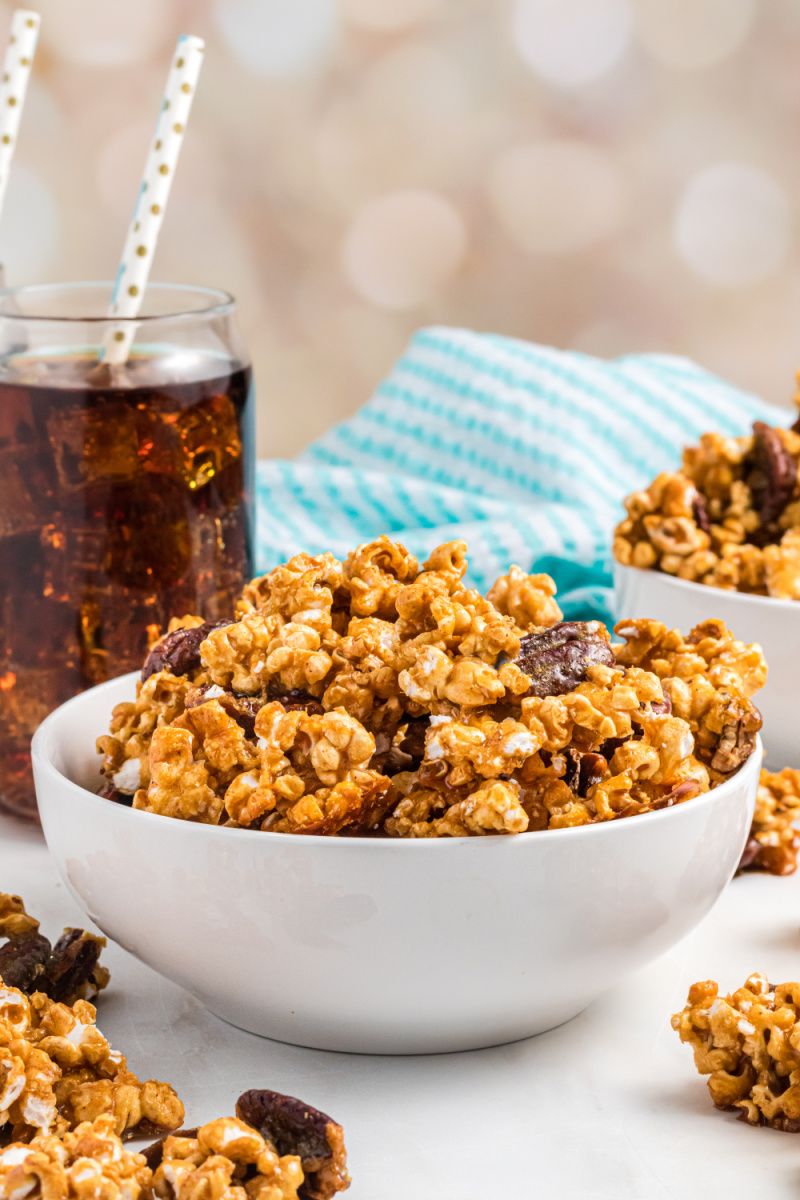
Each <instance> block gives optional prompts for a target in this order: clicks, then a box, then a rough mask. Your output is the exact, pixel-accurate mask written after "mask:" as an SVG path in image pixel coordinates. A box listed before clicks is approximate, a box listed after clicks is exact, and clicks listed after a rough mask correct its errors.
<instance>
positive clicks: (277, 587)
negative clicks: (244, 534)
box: [237, 554, 347, 649]
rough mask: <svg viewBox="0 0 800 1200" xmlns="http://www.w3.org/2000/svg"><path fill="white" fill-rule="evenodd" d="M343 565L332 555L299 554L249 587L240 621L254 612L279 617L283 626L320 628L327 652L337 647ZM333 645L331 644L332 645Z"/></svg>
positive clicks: (241, 604)
mask: <svg viewBox="0 0 800 1200" xmlns="http://www.w3.org/2000/svg"><path fill="white" fill-rule="evenodd" d="M346 597H347V592H346V588H345V581H344V569H343V567H342V564H341V563H340V562H339V560H338V559H337V558H335V557H334V556H333V555H332V554H319V555H317V556H312V555H310V554H296V555H295V556H294V558H290V559H289V561H288V562H287V563H283V564H282V565H281V566H279V567H276V568H275V569H274V570H273V571H270V572H269V574H268V575H262V576H261V578H259V579H254V580H253V581H252V583H249V584H247V586H246V587H245V589H244V591H243V592H242V598H241V600H240V601H239V604H238V606H237V615H238V616H239V618H242V617H246V616H248V615H249V614H252V613H256V612H259V613H263V614H264V615H265V616H273V615H274V616H279V617H280V618H281V621H282V623H284V624H289V623H292V622H293V623H295V624H306V625H309V626H310V627H311V628H313V629H316V630H317V632H318V633H319V634H320V638H321V641H322V642H323V644H324V645H325V647H326V649H328V648H330V645H332V644H335V638H332V637H331V634H332V632H333V616H332V614H333V609H334V606H337V607H341V606H343V605H344V604H345V602H346ZM329 643H330V645H329Z"/></svg>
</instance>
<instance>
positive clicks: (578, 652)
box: [515, 621, 616, 696]
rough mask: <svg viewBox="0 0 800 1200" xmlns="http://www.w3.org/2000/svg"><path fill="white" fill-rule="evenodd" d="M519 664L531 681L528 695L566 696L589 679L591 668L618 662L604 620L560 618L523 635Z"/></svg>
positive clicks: (517, 661) (517, 659) (611, 665)
mask: <svg viewBox="0 0 800 1200" xmlns="http://www.w3.org/2000/svg"><path fill="white" fill-rule="evenodd" d="M515 661H516V664H517V666H518V667H519V668H520V670H522V671H524V672H525V674H526V675H527V676H528V677H529V678H530V680H531V686H530V689H529V690H528V692H527V695H528V696H564V695H566V693H567V692H571V691H573V690H574V689H575V688H576V687H577V685H578V684H579V683H582V682H583V680H585V679H586V673H587V671H588V669H589V667H592V666H595V665H596V664H602V665H603V666H607V667H613V666H615V665H616V663H615V659H614V652H613V650H612V649H611V644H610V641H609V637H608V632H607V630H606V627H605V625H603V624H601V622H600V621H560V622H559V623H558V624H557V625H553V626H552V628H550V629H545V630H543V631H542V632H541V633H529V634H527V635H526V636H525V637H524V638H522V640H521V642H520V647H519V654H518V655H517V657H516V660H515Z"/></svg>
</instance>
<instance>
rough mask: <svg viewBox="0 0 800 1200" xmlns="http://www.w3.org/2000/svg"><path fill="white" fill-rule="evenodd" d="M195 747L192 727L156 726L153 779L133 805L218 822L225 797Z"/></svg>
mask: <svg viewBox="0 0 800 1200" xmlns="http://www.w3.org/2000/svg"><path fill="white" fill-rule="evenodd" d="M196 750H197V739H196V738H195V737H194V736H193V734H192V732H191V730H189V729H181V728H176V727H175V726H170V727H168V728H163V729H157V730H156V732H155V734H154V735H153V741H152V744H151V746H150V758H149V773H150V782H149V784H148V785H147V788H143V789H141V790H140V791H138V792H137V793H136V795H135V796H134V799H133V807H134V808H138V809H141V810H142V811H144V812H152V813H160V814H161V815H162V816H165V817H179V818H180V819H181V820H183V821H199V822H201V824H205V825H216V824H218V822H219V819H220V816H221V814H222V809H223V800H222V797H221V796H219V795H218V794H217V792H216V791H215V787H216V782H217V781H216V778H215V777H214V776H213V775H211V774H210V773H209V771H208V767H207V766H206V763H205V762H204V761H203V760H202V758H199V757H196Z"/></svg>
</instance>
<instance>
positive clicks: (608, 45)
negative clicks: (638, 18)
mask: <svg viewBox="0 0 800 1200" xmlns="http://www.w3.org/2000/svg"><path fill="white" fill-rule="evenodd" d="M631 26H632V16H631V9H630V4H629V0H516V3H515V5H514V9H513V13H512V17H511V32H512V37H513V39H514V45H515V46H516V48H517V50H518V51H519V53H520V55H521V56H522V58H523V59H524V61H525V62H526V63H527V64H528V66H529V67H531V68H532V69H533V70H534V71H535V72H536V74H537V75H540V76H541V77H542V79H546V80H547V81H548V83H556V84H561V85H563V86H565V87H579V86H580V85H581V84H584V83H589V82H591V80H593V79H598V78H599V77H600V76H601V75H604V74H605V73H606V72H607V71H609V70H611V68H612V67H613V66H614V65H615V64H616V63H617V62H618V61H619V59H620V58H621V57H622V55H623V54H624V53H625V51H626V49H627V47H628V43H629V42H630V37H631Z"/></svg>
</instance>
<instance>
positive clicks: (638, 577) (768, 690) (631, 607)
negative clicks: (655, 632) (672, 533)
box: [614, 563, 800, 771]
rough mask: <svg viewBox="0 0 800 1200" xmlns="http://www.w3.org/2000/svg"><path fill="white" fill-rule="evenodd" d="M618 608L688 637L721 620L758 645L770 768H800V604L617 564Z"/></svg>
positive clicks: (620, 616) (759, 698)
mask: <svg viewBox="0 0 800 1200" xmlns="http://www.w3.org/2000/svg"><path fill="white" fill-rule="evenodd" d="M614 608H615V612H616V617H617V620H618V621H621V620H624V619H626V618H627V617H631V618H634V617H651V618H653V619H654V620H656V621H663V622H664V624H665V625H667V626H668V627H669V628H670V629H674V628H675V627H677V628H678V629H681V630H682V631H683V632H684V633H688V632H689V630H690V629H691V628H692V627H693V626H694V625H699V624H700V622H701V621H705V620H707V619H708V618H709V617H720V618H721V619H722V620H723V621H724V622H725V624H726V625H727V626H728V628H729V629H731V630H732V631H733V633H734V634H735V636H736V637H737V638H739V639H740V640H741V641H743V642H758V643H759V645H760V646H761V649H762V650H763V651H764V655H765V657H766V660H767V666H768V667H769V674H768V678H767V684H766V687H764V688H763V689H762V690H761V691H760V692H756V694H755V696H753V703H754V704H755V705H756V707H757V708H758V709H759V711H760V713H761V715H762V717H763V718H764V729H763V737H764V747H765V750H766V756H767V765H768V766H769V767H771V768H772V769H773V770H775V771H779V770H780V769H781V768H782V767H800V601H797V600H773V599H772V598H771V597H770V596H750V595H748V594H747V593H746V592H724V591H722V589H721V588H712V587H707V586H706V585H705V584H703V583H690V582H689V581H688V580H686V579H676V578H675V577H674V576H673V575H666V574H665V573H664V572H663V571H646V570H642V569H641V568H640V567H623V566H621V565H620V564H619V563H614Z"/></svg>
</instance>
